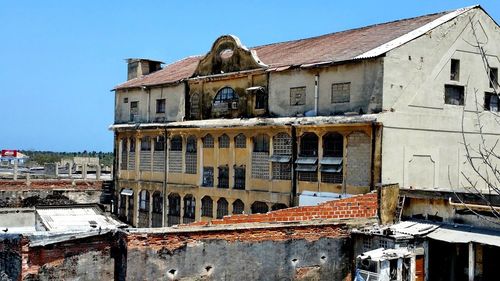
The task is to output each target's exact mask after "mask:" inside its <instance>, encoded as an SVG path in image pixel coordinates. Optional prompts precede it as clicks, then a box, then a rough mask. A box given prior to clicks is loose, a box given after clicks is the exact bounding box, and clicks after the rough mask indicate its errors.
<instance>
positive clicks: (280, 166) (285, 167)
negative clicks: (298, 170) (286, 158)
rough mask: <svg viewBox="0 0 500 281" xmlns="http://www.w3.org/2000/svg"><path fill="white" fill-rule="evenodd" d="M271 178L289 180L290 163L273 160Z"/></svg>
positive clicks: (290, 174) (290, 176) (290, 177)
mask: <svg viewBox="0 0 500 281" xmlns="http://www.w3.org/2000/svg"><path fill="white" fill-rule="evenodd" d="M272 169H273V179H275V180H291V179H292V165H291V164H290V163H280V162H273V164H272Z"/></svg>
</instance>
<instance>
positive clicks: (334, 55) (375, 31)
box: [115, 6, 478, 89]
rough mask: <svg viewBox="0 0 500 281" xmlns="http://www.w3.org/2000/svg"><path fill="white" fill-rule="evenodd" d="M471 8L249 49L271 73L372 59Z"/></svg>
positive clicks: (180, 68) (171, 72) (179, 71)
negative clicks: (292, 68)
mask: <svg viewBox="0 0 500 281" xmlns="http://www.w3.org/2000/svg"><path fill="white" fill-rule="evenodd" d="M475 7H478V6H472V7H467V8H462V9H458V10H455V11H451V12H441V13H435V14H429V15H424V16H420V17H415V18H409V19H402V20H397V21H392V22H387V23H382V24H375V25H370V26H366V27H361V28H356V29H351V30H346V31H340V32H335V33H330V34H326V35H321V36H317V37H311V38H306V39H300V40H293V41H287V42H280V43H273V44H269V45H263V46H257V47H253V48H249V49H251V50H255V51H256V53H257V56H258V57H259V58H260V60H261V61H262V62H263V63H264V64H266V65H267V66H268V70H271V71H272V70H276V71H279V70H282V69H287V68H288V67H289V66H303V67H307V66H315V65H321V64H330V63H334V62H342V61H349V60H354V59H364V58H368V57H375V56H379V55H381V54H384V53H385V52H387V51H389V50H391V49H392V48H395V47H398V46H400V45H402V44H404V43H406V42H408V41H411V40H413V39H414V38H417V37H418V36H420V35H422V34H424V33H425V32H427V31H428V30H430V29H432V28H435V27H436V26H438V25H440V24H442V23H444V22H446V21H448V20H451V19H452V18H454V17H456V16H458V15H460V14H462V13H463V12H466V11H468V10H470V9H472V8H475ZM438 19H440V20H438ZM405 35H406V36H405ZM409 35H411V36H409ZM399 39H400V40H399ZM397 41H400V42H397ZM202 58H203V56H192V57H187V58H185V59H182V60H180V61H177V62H174V63H172V64H169V65H167V66H166V67H165V68H163V69H162V70H159V71H157V72H154V73H152V74H149V75H145V76H142V77H138V78H135V79H132V80H129V81H127V82H125V83H123V84H120V85H118V86H116V87H115V89H124V88H133V87H141V86H152V85H161V84H169V83H175V82H179V81H182V80H184V79H188V78H190V77H191V76H192V75H193V73H194V71H195V69H196V67H197V66H198V62H199V61H200V60H201V59H202Z"/></svg>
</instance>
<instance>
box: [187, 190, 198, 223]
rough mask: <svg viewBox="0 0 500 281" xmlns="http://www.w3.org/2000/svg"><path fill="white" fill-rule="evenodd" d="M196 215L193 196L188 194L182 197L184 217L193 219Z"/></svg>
mask: <svg viewBox="0 0 500 281" xmlns="http://www.w3.org/2000/svg"><path fill="white" fill-rule="evenodd" d="M195 214H196V200H195V199H194V196H193V195H191V194H188V195H186V196H184V217H185V218H190V219H194V218H195Z"/></svg>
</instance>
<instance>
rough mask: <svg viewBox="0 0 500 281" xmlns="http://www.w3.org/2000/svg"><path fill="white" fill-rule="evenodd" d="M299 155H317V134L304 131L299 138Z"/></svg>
mask: <svg viewBox="0 0 500 281" xmlns="http://www.w3.org/2000/svg"><path fill="white" fill-rule="evenodd" d="M300 156H306V157H317V156H318V136H316V134H313V133H305V134H304V135H302V137H301V138H300Z"/></svg>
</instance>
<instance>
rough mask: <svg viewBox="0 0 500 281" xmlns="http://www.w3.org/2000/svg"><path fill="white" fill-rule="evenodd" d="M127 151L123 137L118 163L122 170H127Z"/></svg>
mask: <svg viewBox="0 0 500 281" xmlns="http://www.w3.org/2000/svg"><path fill="white" fill-rule="evenodd" d="M127 152H128V150H127V139H126V138H123V139H122V155H121V164H120V168H121V169H122V170H127V158H128V154H127Z"/></svg>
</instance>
